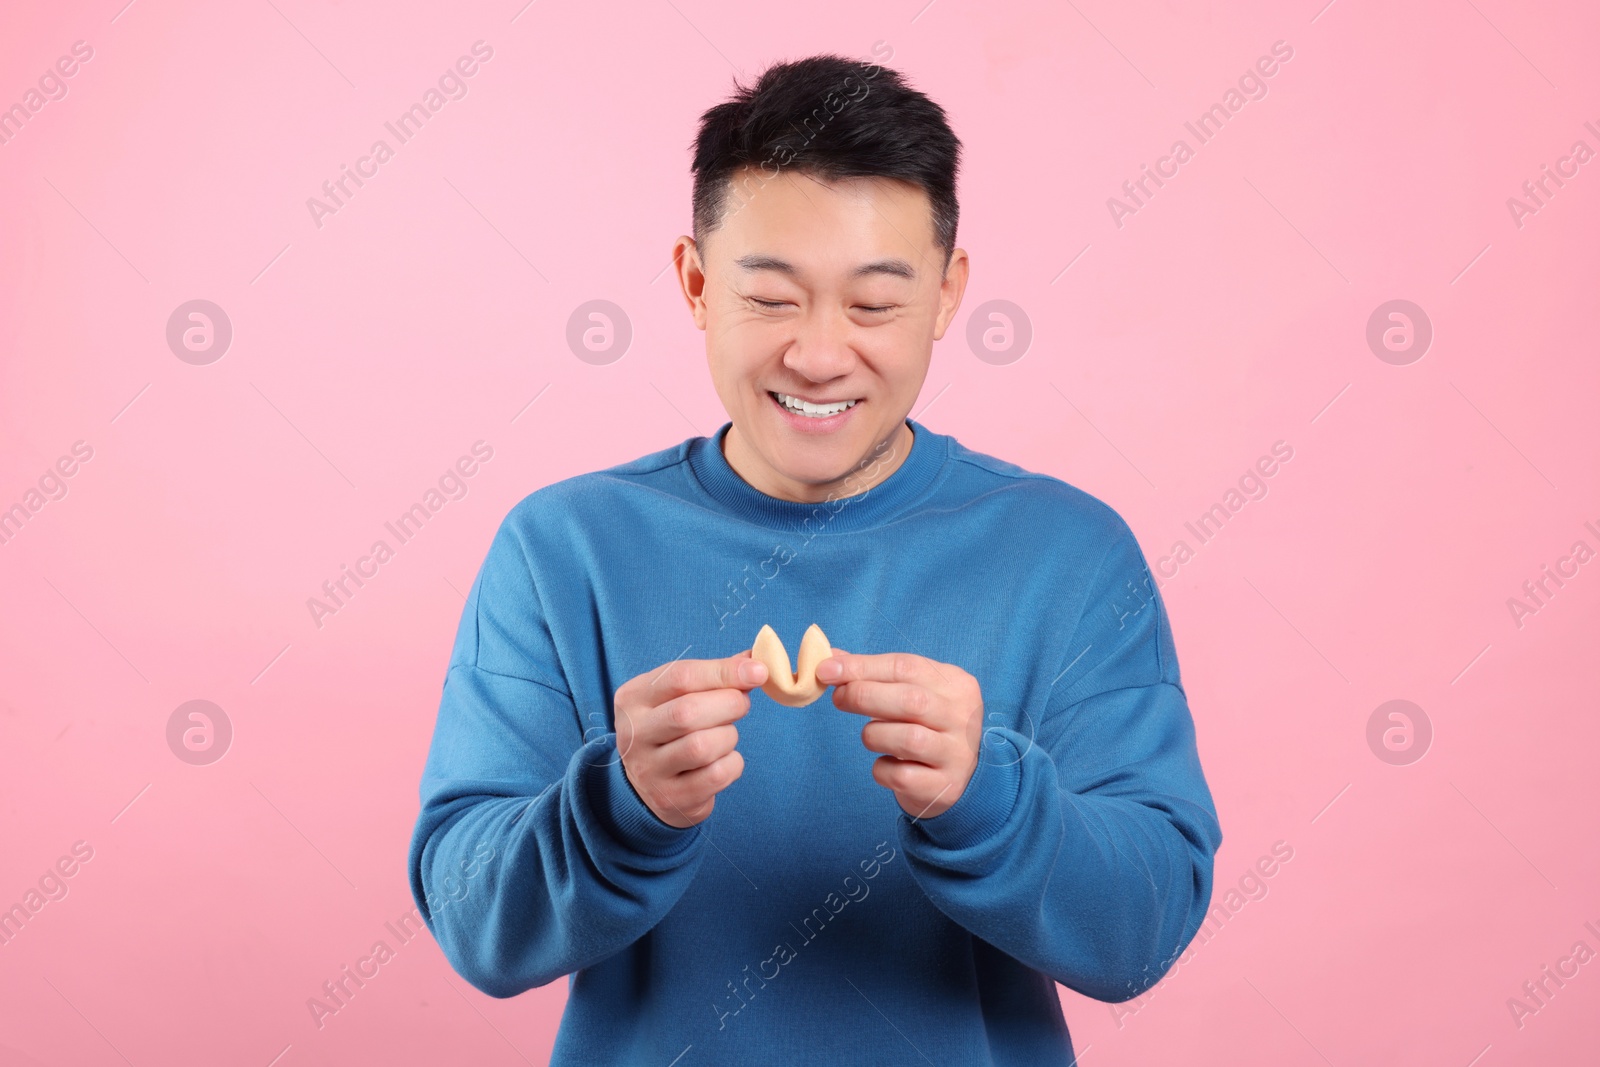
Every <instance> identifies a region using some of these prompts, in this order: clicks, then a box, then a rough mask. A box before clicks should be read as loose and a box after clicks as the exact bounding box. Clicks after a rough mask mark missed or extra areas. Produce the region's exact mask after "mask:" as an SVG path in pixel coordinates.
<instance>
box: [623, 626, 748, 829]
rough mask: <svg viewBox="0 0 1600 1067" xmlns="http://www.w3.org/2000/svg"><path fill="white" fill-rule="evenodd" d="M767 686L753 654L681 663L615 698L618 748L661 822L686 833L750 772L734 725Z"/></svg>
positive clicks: (649, 676) (655, 672)
mask: <svg viewBox="0 0 1600 1067" xmlns="http://www.w3.org/2000/svg"><path fill="white" fill-rule="evenodd" d="M766 680H767V668H766V665H765V664H763V663H761V662H759V661H757V660H754V659H751V658H750V652H749V650H748V649H746V650H745V651H743V652H741V653H739V654H738V655H736V656H729V657H728V658H727V659H680V660H674V661H673V662H671V663H668V664H666V665H664V666H662V667H658V668H656V669H655V670H653V671H649V672H647V673H645V674H641V675H639V676H638V677H637V678H633V679H630V680H629V681H627V682H625V683H624V684H623V686H622V688H620V689H618V690H617V693H616V702H615V703H616V720H617V749H618V751H620V752H621V753H622V769H623V772H624V773H625V774H626V775H627V777H628V781H629V782H630V783H632V785H633V788H634V791H635V792H637V793H638V794H639V796H640V797H641V798H642V799H643V800H644V802H645V805H646V806H647V807H648V808H649V809H650V810H651V811H653V812H655V814H656V817H657V818H659V819H660V820H661V821H662V822H664V823H666V824H667V825H669V826H676V827H678V828H679V829H686V828H688V827H690V826H694V825H695V824H697V823H699V822H702V821H704V820H705V819H706V817H707V816H709V815H710V814H711V809H712V808H713V807H715V806H716V803H717V794H718V793H720V792H722V791H723V790H724V789H726V788H727V787H728V786H729V785H731V784H732V783H733V782H734V781H735V780H736V779H737V778H738V777H739V775H740V774H742V773H744V757H743V756H741V755H739V752H738V749H737V748H736V747H735V746H737V745H738V743H739V729H738V727H736V726H734V725H733V724H734V722H735V721H736V720H738V719H742V718H743V717H744V716H745V713H746V712H748V711H749V710H750V690H751V689H754V688H756V687H758V686H760V685H761V684H762V683H763V682H765V681H766Z"/></svg>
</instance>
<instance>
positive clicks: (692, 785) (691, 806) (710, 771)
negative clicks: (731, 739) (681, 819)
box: [672, 749, 744, 819]
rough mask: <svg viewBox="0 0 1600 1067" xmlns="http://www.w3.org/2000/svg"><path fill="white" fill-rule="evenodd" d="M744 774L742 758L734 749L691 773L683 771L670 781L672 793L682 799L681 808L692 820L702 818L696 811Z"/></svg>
mask: <svg viewBox="0 0 1600 1067" xmlns="http://www.w3.org/2000/svg"><path fill="white" fill-rule="evenodd" d="M743 773H744V757H743V756H741V755H740V754H739V750H738V749H734V750H733V751H732V752H729V753H728V754H727V755H725V756H723V757H722V758H721V759H719V760H716V761H715V762H713V763H709V764H707V765H706V766H704V767H700V768H697V769H696V770H692V771H685V772H684V773H683V774H680V775H678V776H677V777H676V778H674V779H673V780H672V788H673V791H674V792H676V793H677V794H678V795H680V796H682V797H683V798H684V801H685V802H684V804H683V807H685V808H687V809H688V810H689V813H690V815H691V816H692V817H694V818H697V819H698V818H703V816H701V815H699V814H698V813H697V811H696V809H697V808H699V807H701V806H702V805H706V804H707V802H708V801H710V800H711V799H712V798H714V797H715V796H716V795H717V794H718V793H720V792H722V791H723V790H724V789H726V788H728V786H730V785H732V784H733V783H734V782H736V781H738V780H739V776H740V775H742V774H743Z"/></svg>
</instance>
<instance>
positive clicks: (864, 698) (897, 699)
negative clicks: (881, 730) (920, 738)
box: [833, 681, 943, 728]
mask: <svg viewBox="0 0 1600 1067" xmlns="http://www.w3.org/2000/svg"><path fill="white" fill-rule="evenodd" d="M833 706H834V707H836V708H838V709H839V710H840V711H848V712H851V713H852V714H856V715H870V716H872V717H873V718H874V719H892V720H894V721H895V722H914V723H921V724H922V725H924V726H931V727H934V728H942V726H943V721H942V719H941V713H942V711H943V702H942V701H941V700H940V699H939V697H938V695H937V694H935V693H934V692H932V691H931V690H929V689H927V688H925V687H923V686H920V685H913V684H911V683H908V682H870V681H868V682H849V683H846V684H844V685H839V686H835V687H834V690H833Z"/></svg>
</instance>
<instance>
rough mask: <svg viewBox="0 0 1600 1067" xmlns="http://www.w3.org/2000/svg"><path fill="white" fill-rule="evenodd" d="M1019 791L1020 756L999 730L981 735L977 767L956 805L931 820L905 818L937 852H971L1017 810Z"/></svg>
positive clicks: (1011, 742) (1020, 785)
mask: <svg viewBox="0 0 1600 1067" xmlns="http://www.w3.org/2000/svg"><path fill="white" fill-rule="evenodd" d="M1021 791H1022V754H1021V752H1020V751H1018V749H1017V746H1016V744H1015V742H1013V741H1012V740H1011V739H1010V738H1009V737H1006V736H1005V734H1003V733H1002V732H1001V731H999V730H991V731H989V732H988V733H986V734H985V735H984V740H983V747H982V748H981V749H979V751H978V765H977V766H976V767H974V768H973V769H972V777H971V778H969V779H968V780H967V787H966V789H964V790H962V792H961V795H960V796H959V797H957V798H956V802H955V803H954V804H952V805H950V807H948V808H946V809H945V810H944V811H942V812H940V813H939V814H938V815H936V816H934V817H933V818H931V819H913V818H912V817H911V816H909V815H905V816H904V818H905V819H906V821H907V822H908V823H910V824H911V825H912V827H913V828H914V829H915V830H916V831H917V832H918V833H920V834H921V835H922V836H923V837H924V838H926V839H927V840H928V841H930V842H932V843H933V844H934V845H936V846H938V847H939V848H943V849H949V850H952V851H953V850H956V849H963V848H970V847H971V846H973V845H977V844H980V843H982V842H983V841H986V840H988V839H989V838H990V837H992V836H993V835H994V834H995V833H996V832H997V831H998V830H999V829H1000V827H1002V826H1004V825H1005V823H1006V820H1007V819H1009V818H1010V817H1011V810H1012V809H1013V808H1014V807H1016V804H1017V797H1018V796H1019V795H1020V794H1021Z"/></svg>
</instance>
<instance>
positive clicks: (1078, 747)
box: [409, 420, 1222, 1067]
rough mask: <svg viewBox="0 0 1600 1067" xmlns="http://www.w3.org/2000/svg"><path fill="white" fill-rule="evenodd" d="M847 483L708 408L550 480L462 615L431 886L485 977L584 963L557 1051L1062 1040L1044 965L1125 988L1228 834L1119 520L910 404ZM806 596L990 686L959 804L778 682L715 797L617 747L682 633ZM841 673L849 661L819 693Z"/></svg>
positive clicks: (838, 1052) (926, 1050)
mask: <svg viewBox="0 0 1600 1067" xmlns="http://www.w3.org/2000/svg"><path fill="white" fill-rule="evenodd" d="M908 422H909V424H910V426H911V428H912V430H913V431H914V434H915V437H914V441H913V443H912V445H911V448H910V450H909V453H908V454H907V455H906V458H905V461H904V463H903V464H902V465H901V466H900V467H899V468H897V469H896V470H895V471H894V472H893V473H892V474H890V475H889V477H888V478H886V479H885V480H884V481H883V482H881V483H880V484H878V485H876V486H874V487H873V488H871V489H869V490H867V491H866V492H864V493H861V494H858V495H856V496H850V497H845V498H842V499H839V500H835V501H832V502H826V503H822V504H802V503H797V502H794V501H787V500H780V499H777V498H775V497H770V496H767V495H765V494H763V493H761V492H760V491H758V490H756V489H755V488H753V487H751V486H750V485H749V484H748V483H746V482H745V481H744V480H743V479H741V478H740V477H739V475H738V474H737V473H736V472H735V471H734V470H733V469H732V468H731V467H730V466H729V465H728V462H727V460H726V458H725V457H724V456H723V454H722V448H721V443H722V438H723V436H724V435H725V434H726V432H727V430H728V424H724V425H723V427H722V428H721V430H719V431H718V432H717V434H716V436H715V437H711V438H705V437H695V438H691V439H689V440H687V441H684V442H683V443H681V444H679V445H676V446H675V447H672V448H669V449H666V450H664V451H661V452H657V453H654V454H653V455H648V456H644V457H643V458H640V459H637V460H634V461H633V462H630V463H625V464H622V465H620V466H617V467H613V468H611V469H609V470H604V471H598V472H594V473H590V474H584V475H580V476H578V477H574V478H570V479H567V480H565V481H561V482H557V483H555V484H552V485H549V486H546V487H544V488H542V489H539V490H538V491H536V492H534V493H532V494H531V495H529V496H528V497H526V498H525V499H523V500H522V501H521V502H520V503H518V504H517V505H516V506H515V507H514V508H512V510H511V512H510V513H509V514H508V515H507V516H506V518H505V520H504V522H503V523H502V524H501V526H500V528H499V530H498V532H497V533H496V534H495V537H494V540H493V542H492V543H491V544H490V546H489V550H488V554H487V557H486V559H485V560H484V563H483V566H482V569H481V570H480V571H479V573H478V576H477V579H476V580H475V581H474V582H473V585H472V592H471V594H470V595H469V596H468V598H467V604H466V608H465V610H464V611H463V612H462V616H461V624H460V629H459V631H458V634H457V637H456V641H455V647H454V650H453V652H452V653H451V656H450V663H449V668H448V671H447V672H446V674H445V679H444V688H443V697H442V700H441V703H440V707H439V717H438V723H437V726H436V728H435V731H434V735H433V742H432V746H431V748H430V750H429V753H428V758H427V763H426V766H425V768H424V770H423V775H422V785H421V796H422V810H421V814H420V816H419V818H418V820H417V825H416V829H415V832H414V834H413V837H412V841H411V848H410V856H409V868H410V878H411V889H412V894H413V896H414V898H415V900H416V902H417V905H418V907H419V909H420V910H421V912H422V915H423V917H424V918H425V920H426V922H427V924H428V927H429V929H430V930H431V931H432V933H433V936H434V938H435V939H436V940H437V941H438V943H439V945H440V947H441V948H442V949H443V951H444V953H445V955H446V957H447V958H448V959H449V961H450V963H451V964H452V965H453V966H454V967H455V969H456V970H457V971H458V972H459V973H460V974H461V976H462V977H463V978H465V979H466V980H467V981H468V982H470V983H471V984H472V985H474V986H475V987H477V988H478V989H480V990H482V991H483V992H485V993H487V994H489V995H490V996H494V997H511V996H515V995H517V994H518V993H521V992H523V991H524V990H527V989H530V988H533V987H535V986H540V985H544V984H545V983H547V982H551V981H554V980H555V979H557V978H560V977H562V976H564V975H570V976H571V979H570V982H569V989H568V996H567V1004H566V1009H565V1012H564V1014H563V1015H562V1019H561V1025H560V1029H559V1031H558V1033H557V1036H556V1040H555V1047H554V1051H553V1057H552V1060H551V1062H552V1063H553V1064H557V1065H564V1064H640V1065H649V1067H667V1065H668V1064H673V1065H674V1067H693V1065H696V1064H750V1063H781V1064H788V1063H803V1064H808V1065H812V1064H834V1063H838V1064H875V1065H894V1064H908V1065H910V1064H917V1065H926V1064H929V1063H933V1064H940V1065H945V1064H951V1065H956V1064H960V1065H973V1064H995V1065H1007V1067H1009V1065H1016V1067H1042V1065H1053V1064H1061V1065H1066V1064H1070V1063H1072V1062H1073V1061H1074V1057H1073V1052H1072V1045H1071V1041H1070V1038H1069V1037H1068V1033H1067V1028H1066V1023H1065V1020H1064V1018H1063V1015H1062V1011H1061V1006H1060V1001H1059V999H1058V997H1057V992H1056V988H1055V984H1054V983H1056V982H1059V983H1061V984H1062V985H1065V986H1067V987H1068V988H1070V989H1074V990H1077V991H1078V992H1080V993H1083V994H1085V995H1087V996H1090V997H1094V998H1098V999H1100V1000H1107V1001H1120V1000H1126V999H1128V998H1130V997H1132V996H1134V995H1136V994H1138V993H1140V992H1142V991H1143V990H1145V989H1146V988H1148V987H1149V986H1150V985H1151V984H1152V983H1153V982H1154V981H1155V980H1156V979H1157V978H1159V977H1160V976H1161V975H1162V974H1163V973H1165V971H1166V970H1167V969H1168V968H1169V967H1170V966H1171V964H1172V962H1173V961H1174V960H1175V959H1176V958H1177V957H1178V955H1179V954H1180V953H1181V952H1182V951H1183V950H1184V949H1185V947H1187V945H1188V943H1189V941H1190V939H1191V938H1192V937H1193V936H1194V934H1195V932H1196V930H1197V929H1198V927H1199V926H1200V923H1201V921H1202V919H1203V918H1204V915H1205V911H1206V908H1207V907H1208V905H1209V902H1210V897H1211V884H1212V858H1213V856H1214V854H1215V852H1216V849H1217V847H1218V845H1219V844H1220V843H1221V840H1222V833H1221V829H1220V827H1219V824H1218V822H1217V816H1216V809H1215V806H1214V804H1213V802H1212V798H1211V794H1210V791H1209V789H1208V788H1207V786H1206V782H1205V778H1204V775H1203V774H1202V772H1201V769H1200V762H1199V757H1198V755H1197V752H1196V748H1195V731H1194V723H1193V721H1192V719H1191V717H1190V714H1189V707H1188V703H1187V700H1186V698H1185V695H1184V691H1183V687H1182V684H1181V682H1180V681H1179V677H1178V661H1177V657H1176V654H1175V651H1174V648H1173V641H1172V634H1171V631H1170V629H1169V627H1168V622H1167V615H1166V610H1165V608H1164V607H1163V605H1162V602H1161V598H1160V596H1159V594H1158V593H1157V590H1156V587H1155V584H1154V582H1153V581H1152V580H1151V577H1150V572H1149V570H1148V568H1147V566H1146V562H1145V559H1144V556H1143V554H1142V553H1141V551H1140V549H1139V545H1138V543H1137V542H1136V541H1135V539H1134V537H1133V534H1132V533H1131V532H1130V531H1129V528H1128V526H1127V524H1126V523H1125V522H1124V521H1123V520H1122V519H1121V518H1120V517H1119V516H1118V515H1117V513H1116V512H1115V511H1113V510H1112V509H1111V508H1110V507H1108V506H1107V505H1106V504H1104V503H1102V502H1101V501H1099V500H1098V499H1096V498H1094V497H1092V496H1090V495H1089V494H1087V493H1085V492H1083V491H1081V490H1079V489H1076V488H1074V487H1073V486H1071V485H1068V484H1066V483H1065V482H1062V481H1060V480H1059V479H1056V478H1053V477H1050V476H1048V475H1043V474H1036V473H1032V472H1029V471H1026V470H1023V469H1022V468H1020V467H1017V466H1015V465H1013V464H1010V463H1006V462H1004V461H1002V460H998V459H994V458H992V457H989V456H986V455H983V454H981V453H978V452H974V451H972V450H970V449H967V448H966V447H964V446H962V445H961V444H960V443H958V442H957V441H956V440H955V439H954V438H953V437H950V436H947V435H941V434H936V433H933V432H932V431H930V430H929V429H927V428H926V427H925V426H922V425H920V424H918V423H917V422H915V421H913V420H908ZM812 623H816V624H817V625H818V626H820V627H821V628H822V630H823V631H824V632H825V633H826V634H827V635H828V637H829V639H830V640H831V641H832V642H833V643H834V644H836V645H838V646H839V647H841V648H845V649H848V650H850V651H851V652H857V653H878V652H913V653H917V654H919V655H923V656H927V657H930V658H932V659H934V660H936V661H938V662H941V663H952V664H955V665H956V666H958V667H960V668H962V669H963V670H965V671H967V672H969V673H970V674H972V675H973V676H974V677H975V678H976V679H977V680H978V682H979V684H980V686H981V688H982V693H983V700H984V712H985V717H986V720H987V723H986V725H987V728H986V732H985V735H984V739H983V744H982V753H981V758H980V759H979V762H978V767H977V769H976V771H975V772H974V773H973V776H972V778H971V780H970V781H969V782H968V784H967V786H966V789H965V791H964V792H963V793H962V794H961V795H960V797H959V798H957V800H956V801H955V803H954V804H953V805H952V806H951V807H950V808H948V809H947V810H945V811H944V812H942V813H941V814H939V815H938V816H936V817H932V818H923V819H920V820H913V819H912V818H911V817H910V816H907V815H906V814H904V813H903V812H902V811H901V810H900V806H899V804H898V803H897V802H896V800H895V798H894V794H893V793H891V792H890V791H889V790H887V789H885V788H883V787H882V786H880V785H878V784H877V783H876V782H875V781H874V780H873V778H872V762H873V760H875V759H876V758H877V754H876V753H873V752H871V751H869V750H867V749H866V748H865V747H864V746H863V745H862V743H861V728H862V726H863V725H864V724H865V722H866V720H865V719H864V718H863V717H861V716H858V715H853V714H847V713H845V712H842V711H839V710H838V709H837V708H835V707H834V706H833V703H832V700H831V699H830V696H829V695H825V696H824V697H823V698H822V699H820V700H818V701H817V702H816V703H814V704H812V705H811V706H809V707H806V708H798V709H797V708H788V707H784V706H782V705H780V704H777V703H776V702H774V701H772V700H771V699H769V698H768V697H767V696H766V695H765V694H764V693H762V692H761V691H760V690H759V689H758V690H754V691H752V692H751V708H750V711H749V713H748V714H747V715H746V716H745V717H744V718H742V719H740V720H739V722H738V730H739V751H740V753H741V754H742V755H743V757H744V761H745V768H744V773H743V775H742V776H741V777H740V778H739V779H738V780H737V781H736V782H734V783H733V784H732V785H731V786H729V787H728V788H727V789H725V790H724V791H723V792H722V793H721V794H719V795H718V797H717V801H716V806H715V809H714V810H713V812H712V814H711V815H710V816H709V817H708V818H707V819H706V820H705V821H704V822H702V823H701V824H699V825H698V826H694V827H690V828H688V829H678V828H675V827H673V826H670V825H668V824H666V823H664V822H662V821H661V820H660V819H658V818H657V817H656V815H655V814H654V813H653V812H652V811H651V810H650V809H649V808H648V807H646V806H645V804H644V802H643V801H641V800H640V799H639V796H638V794H637V793H635V792H634V790H633V787H632V786H631V784H630V783H629V782H628V779H627V778H626V776H625V775H624V773H623V769H622V765H621V762H620V760H619V757H618V752H617V746H616V740H617V739H616V734H615V732H614V724H613V713H612V700H613V696H614V694H615V693H616V690H617V689H618V688H619V687H620V686H621V685H622V684H623V683H624V682H626V681H628V680H629V679H630V678H633V677H635V676H636V675H639V674H642V673H644V672H646V671H650V670H653V669H655V668H659V667H661V666H662V665H664V664H667V663H669V662H671V661H672V660H675V659H678V658H680V657H686V658H693V659H710V658H717V657H723V656H731V655H734V654H735V653H737V652H739V651H740V650H742V649H746V648H749V647H750V645H751V643H752V642H753V640H754V638H755V635H756V633H757V631H759V630H760V629H761V626H762V625H763V624H770V625H771V626H772V627H773V629H775V630H776V631H777V632H778V635H779V636H780V637H781V638H782V640H783V641H784V643H785V644H786V645H787V646H788V647H789V648H790V650H791V652H790V654H791V656H792V655H793V654H794V650H795V649H796V648H797V645H798V642H799V638H800V635H801V634H802V633H803V632H804V630H805V629H806V627H807V626H809V625H811V624H812ZM830 693H831V691H830Z"/></svg>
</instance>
